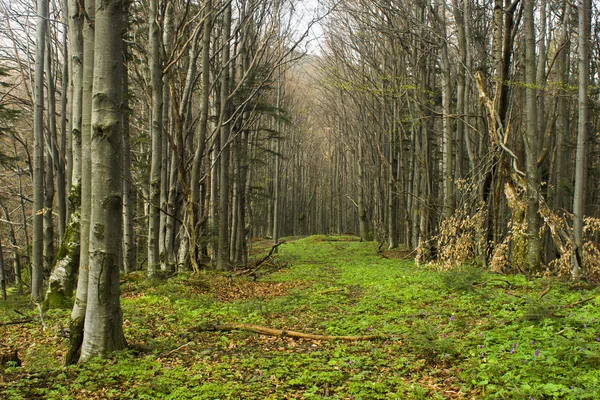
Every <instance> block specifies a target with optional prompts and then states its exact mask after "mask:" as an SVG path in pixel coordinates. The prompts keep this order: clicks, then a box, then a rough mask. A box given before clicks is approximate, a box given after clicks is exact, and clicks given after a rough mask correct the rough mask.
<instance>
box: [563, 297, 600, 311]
mask: <svg viewBox="0 0 600 400" xmlns="http://www.w3.org/2000/svg"><path fill="white" fill-rule="evenodd" d="M595 298H596V296H592V297H588V298H587V299H581V300H579V301H576V302H575V303H571V304H567V305H566V306H564V308H573V307H576V306H578V305H580V304H583V303H587V302H588V301H590V300H594V299H595Z"/></svg>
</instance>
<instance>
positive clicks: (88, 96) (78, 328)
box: [65, 0, 96, 364]
mask: <svg viewBox="0 0 600 400" xmlns="http://www.w3.org/2000/svg"><path fill="white" fill-rule="evenodd" d="M76 4H79V3H78V2H76ZM77 7H78V6H77ZM95 11H96V7H95V1H94V0H87V1H86V2H85V15H86V23H85V24H83V30H82V40H83V63H82V80H81V82H82V97H81V197H80V198H81V218H80V224H81V226H80V236H81V242H80V243H81V245H80V256H79V275H78V279H77V293H76V295H75V304H74V305H73V311H72V312H71V321H70V324H69V325H70V326H69V329H70V332H71V346H70V348H69V352H68V354H67V356H66V359H65V363H66V364H73V363H75V362H77V360H78V359H79V357H80V353H81V345H82V342H83V335H84V324H85V317H86V308H87V299H88V276H89V242H90V240H89V238H90V214H91V188H92V182H91V181H92V167H91V158H90V151H91V150H90V143H91V140H92V137H91V136H92V126H91V125H92V90H93V79H94V36H95V35H94V25H93V24H94V22H95V21H94V14H95ZM74 90H77V88H74Z"/></svg>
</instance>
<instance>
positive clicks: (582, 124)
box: [571, 0, 592, 280]
mask: <svg viewBox="0 0 600 400" xmlns="http://www.w3.org/2000/svg"><path fill="white" fill-rule="evenodd" d="M577 8H578V15H579V95H578V108H579V115H578V120H577V156H576V160H575V192H574V197H573V214H574V219H573V223H574V224H573V225H574V226H573V236H574V239H575V240H574V241H575V257H574V258H575V260H574V261H575V262H574V263H573V267H572V270H571V274H572V276H573V279H574V280H577V279H580V278H581V275H582V273H583V272H584V271H585V264H584V259H583V253H584V251H583V245H584V243H583V215H584V213H585V193H586V190H585V168H586V161H587V146H586V142H587V136H588V129H589V101H588V91H589V86H590V51H589V46H590V32H591V11H592V5H591V1H590V0H580V1H579V3H578V4H577Z"/></svg>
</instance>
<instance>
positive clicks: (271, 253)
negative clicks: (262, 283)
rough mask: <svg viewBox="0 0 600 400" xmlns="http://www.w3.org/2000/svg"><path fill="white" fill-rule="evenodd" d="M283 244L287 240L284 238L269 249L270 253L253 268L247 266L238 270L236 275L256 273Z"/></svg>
mask: <svg viewBox="0 0 600 400" xmlns="http://www.w3.org/2000/svg"><path fill="white" fill-rule="evenodd" d="M282 244H285V240H282V241H281V242H279V243H277V244H275V245H273V247H271V250H270V251H269V254H267V255H266V256H265V257H263V258H262V259H261V260H259V261H257V262H256V264H254V267H252V268H247V269H244V270H241V271H238V272H236V273H235V274H234V275H251V274H253V273H255V272H256V271H258V269H259V268H260V266H261V265H262V264H263V263H264V262H265V261H267V260H268V259H269V258H271V256H272V255H273V253H274V252H275V250H277V248H278V247H279V246H281V245H282Z"/></svg>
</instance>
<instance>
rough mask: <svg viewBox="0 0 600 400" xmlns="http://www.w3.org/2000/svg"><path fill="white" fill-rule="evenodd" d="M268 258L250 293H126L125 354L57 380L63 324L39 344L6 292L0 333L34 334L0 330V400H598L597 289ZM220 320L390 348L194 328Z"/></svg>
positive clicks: (198, 283)
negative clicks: (5, 358) (271, 262)
mask: <svg viewBox="0 0 600 400" xmlns="http://www.w3.org/2000/svg"><path fill="white" fill-rule="evenodd" d="M264 250H265V252H266V250H268V248H265V249H264ZM276 257H277V260H278V262H280V263H281V264H282V265H287V267H286V268H283V269H280V270H279V271H277V272H275V273H271V274H267V275H263V276H260V277H259V279H258V280H256V281H254V280H252V279H249V278H244V277H230V276H227V275H222V274H213V273H203V274H199V275H195V276H189V275H180V276H176V277H174V278H171V279H170V280H168V281H146V280H136V279H129V280H128V279H126V280H125V282H124V283H123V286H122V296H123V298H122V304H123V310H124V326H125V334H126V337H127V341H128V343H129V348H128V349H127V350H125V351H122V352H119V353H117V354H114V355H113V356H111V357H110V358H109V359H107V360H95V361H92V362H90V363H88V364H86V365H85V366H71V367H62V366H61V363H62V359H63V356H64V353H65V351H66V348H67V346H68V339H67V338H64V335H62V334H61V326H67V325H68V324H67V322H68V317H69V311H68V310H51V311H49V312H47V313H46V314H45V315H44V318H45V321H46V324H47V325H48V329H47V330H46V331H42V330H41V326H40V323H39V318H38V316H37V312H36V311H35V310H31V311H25V310H26V309H27V308H26V307H25V304H26V302H24V300H23V299H22V298H18V297H16V296H15V295H14V294H11V298H12V299H13V300H12V302H8V303H0V307H1V308H0V323H1V322H6V321H9V320H15V319H18V318H21V316H18V315H17V314H16V313H14V312H13V308H18V309H19V310H21V311H22V312H24V313H25V314H26V315H27V316H30V317H31V318H33V319H34V321H32V322H30V323H26V324H20V325H12V326H4V327H0V341H1V342H2V344H4V345H5V346H9V347H12V348H15V349H18V350H19V356H20V358H21V360H22V362H23V365H22V367H16V366H12V367H11V366H9V367H7V368H5V369H4V370H3V371H2V370H0V398H2V396H4V397H5V398H8V399H19V398H27V399H29V398H44V399H53V398H56V399H57V398H60V399H66V398H118V399H127V398H132V399H133V398H135V399H157V398H172V399H185V398H198V399H293V398H294V399H326V398H332V399H389V398H397V399H436V398H438V399H443V398H446V399H473V398H475V399H479V398H502V399H504V398H515V399H530V398H534V399H543V398H573V399H585V398H589V399H597V398H600V342H599V341H600V325H599V321H600V308H599V307H598V305H599V304H598V300H597V299H596V298H595V297H594V296H595V295H598V294H599V293H598V290H596V289H593V290H592V289H583V288H577V287H568V286H566V285H565V284H562V283H560V282H557V281H552V282H550V281H542V280H534V281H528V280H526V279H525V278H523V277H520V276H510V277H506V276H498V275H491V274H487V273H483V272H482V271H480V270H478V269H476V268H473V267H465V268H464V269H462V270H460V271H451V272H444V273H440V272H436V271H434V270H431V269H428V268H425V267H416V266H415V265H414V263H413V262H410V261H403V260H401V259H400V258H402V257H388V258H382V257H380V256H379V255H378V248H377V244H376V243H359V242H358V241H356V240H355V239H354V238H352V237H326V236H312V237H309V238H304V239H299V240H295V241H289V242H288V243H286V244H284V245H281V246H280V247H279V251H278V254H277V256H276ZM548 286H551V288H550V289H549V290H546V289H547V287H548ZM19 302H21V303H20V304H19ZM229 322H232V323H251V324H259V325H264V326H268V327H272V328H280V329H286V330H295V331H302V332H306V333H318V334H327V335H363V334H383V335H387V336H388V338H387V339H384V340H380V341H374V342H366V341H365V342H341V341H319V340H294V339H291V338H278V337H268V336H262V335H257V334H254V333H249V332H206V331H203V330H201V329H198V327H199V326H201V325H202V324H205V323H229Z"/></svg>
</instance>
